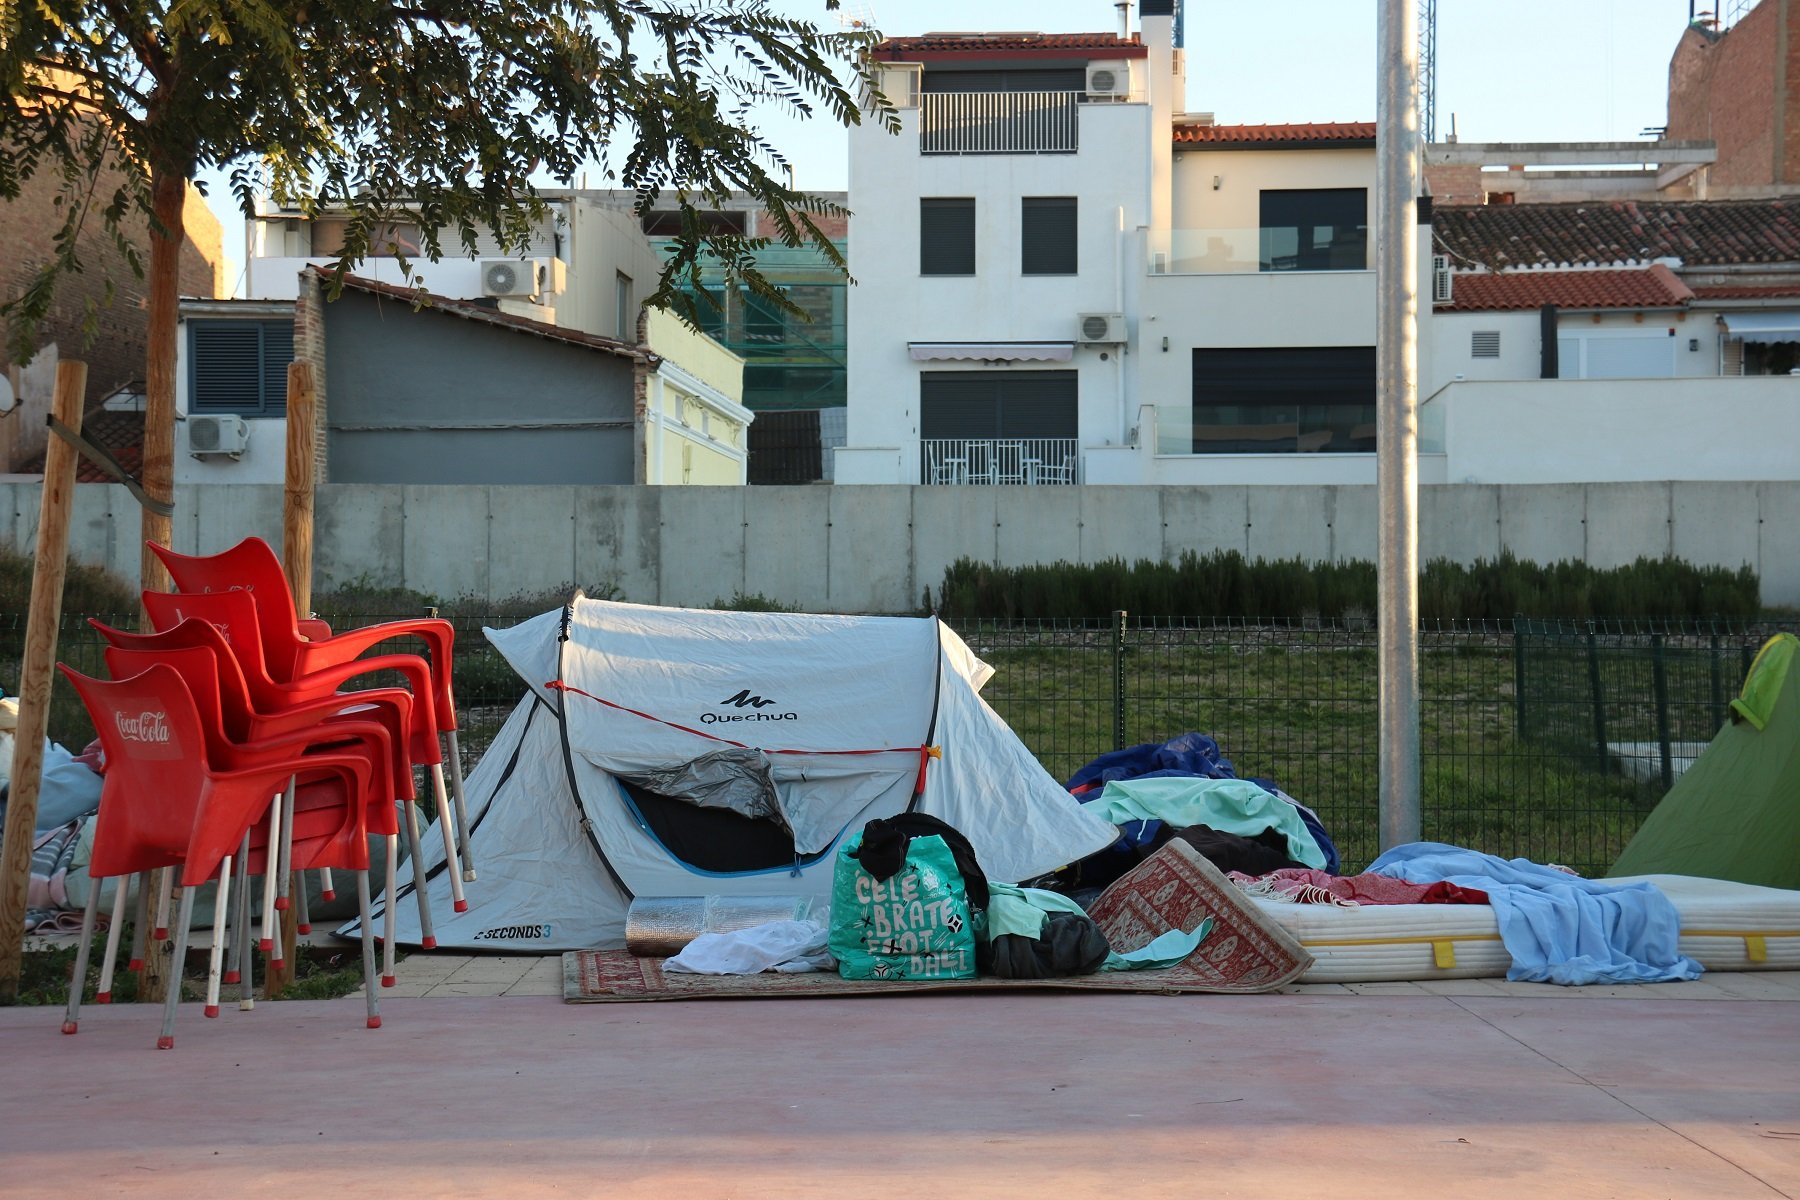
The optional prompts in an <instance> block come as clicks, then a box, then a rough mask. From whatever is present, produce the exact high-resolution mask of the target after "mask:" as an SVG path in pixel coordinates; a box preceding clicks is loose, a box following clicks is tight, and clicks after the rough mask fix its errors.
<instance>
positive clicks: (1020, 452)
mask: <svg viewBox="0 0 1800 1200" xmlns="http://www.w3.org/2000/svg"><path fill="white" fill-rule="evenodd" d="M1025 464H1026V458H1025V442H1024V440H1023V439H1021V438H1002V439H1001V440H1000V441H997V442H995V443H994V449H993V468H994V478H993V482H995V483H999V484H1021V483H1024V482H1025V477H1026V476H1025Z"/></svg>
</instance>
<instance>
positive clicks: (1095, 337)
mask: <svg viewBox="0 0 1800 1200" xmlns="http://www.w3.org/2000/svg"><path fill="white" fill-rule="evenodd" d="M1075 340H1076V341H1078V342H1084V343H1086V344H1089V345H1100V344H1105V343H1108V342H1123V341H1124V340H1125V314H1124V313H1080V314H1078V315H1077V316H1076V318H1075Z"/></svg>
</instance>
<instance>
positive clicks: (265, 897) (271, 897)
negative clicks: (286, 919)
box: [256, 798, 284, 962]
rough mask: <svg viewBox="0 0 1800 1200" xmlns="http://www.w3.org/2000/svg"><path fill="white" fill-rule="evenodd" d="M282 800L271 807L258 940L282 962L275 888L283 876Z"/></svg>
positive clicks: (271, 958)
mask: <svg viewBox="0 0 1800 1200" xmlns="http://www.w3.org/2000/svg"><path fill="white" fill-rule="evenodd" d="M283 807H284V805H283V803H282V800H281V799H280V798H277V799H276V800H275V802H274V803H273V804H270V805H269V851H268V862H267V863H266V864H265V865H264V867H263V887H262V937H261V938H260V939H259V940H258V943H257V947H256V948H257V949H258V950H261V951H262V952H263V953H264V954H267V955H269V957H270V961H272V962H280V961H281V947H280V945H279V944H278V943H279V941H280V939H278V938H277V937H276V936H275V934H276V932H277V931H276V927H275V925H276V922H275V887H276V880H277V878H278V877H279V876H280V875H281V871H280V863H279V862H278V861H277V860H278V858H279V852H278V848H279V847H280V845H281V811H282V808H283Z"/></svg>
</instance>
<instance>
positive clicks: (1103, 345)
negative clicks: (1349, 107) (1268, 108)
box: [837, 0, 1423, 483]
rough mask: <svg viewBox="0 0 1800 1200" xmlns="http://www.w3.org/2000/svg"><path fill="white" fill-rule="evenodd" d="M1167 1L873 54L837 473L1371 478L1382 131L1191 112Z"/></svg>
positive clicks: (938, 478) (1028, 478)
mask: <svg viewBox="0 0 1800 1200" xmlns="http://www.w3.org/2000/svg"><path fill="white" fill-rule="evenodd" d="M1174 8H1175V6H1174V5H1173V4H1172V3H1169V2H1167V0H1163V2H1161V3H1159V2H1158V0H1149V2H1148V3H1145V4H1144V5H1143V6H1142V20H1141V24H1142V29H1141V32H1140V33H1137V34H1122V33H1121V34H936V35H926V36H923V37H916V38H896V39H892V40H890V41H888V42H886V43H884V45H883V46H882V47H881V48H880V49H879V50H877V51H876V57H877V58H878V59H879V60H881V61H882V63H883V64H884V71H883V74H884V90H885V91H886V93H887V94H888V96H889V97H890V98H891V99H893V100H894V101H895V102H896V104H897V105H898V106H899V107H900V110H901V111H900V118H901V133H900V136H898V137H890V136H887V135H885V134H884V133H882V132H881V131H880V130H878V129H874V128H864V129H858V130H855V131H853V132H852V134H851V146H850V195H851V207H852V209H853V210H854V212H855V216H854V217H853V219H852V222H851V236H850V250H851V272H852V274H853V275H854V276H855V277H856V280H857V286H856V287H855V288H853V289H852V290H851V299H850V321H849V326H850V334H849V337H850V347H851V351H850V388H849V414H848V417H849V431H848V434H849V436H848V445H847V446H846V447H845V448H844V449H842V450H840V451H839V452H838V459H837V472H838V474H837V478H838V480H839V482H845V483H852V482H854V483H921V482H922V483H944V482H978V483H986V482H997V483H1001V482H1026V483H1029V482H1036V483H1078V482H1079V483H1190V482H1192V483H1199V482H1207V483H1240V482H1271V481H1274V480H1272V479H1271V477H1270V476H1271V472H1272V471H1273V472H1276V473H1277V474H1278V475H1279V481H1280V482H1294V483H1303V482H1304V483H1347V482H1372V481H1373V479H1374V459H1373V455H1372V453H1371V451H1372V449H1373V445H1374V437H1373V424H1374V405H1375V351H1374V346H1375V276H1374V271H1373V259H1372V257H1371V255H1370V245H1369V226H1370V212H1371V210H1370V205H1371V203H1372V201H1373V190H1374V181H1375V131H1374V126H1373V125H1372V124H1367V123H1348V124H1319V125H1288V126H1222V125H1218V124H1215V123H1214V122H1213V120H1212V118H1211V116H1210V115H1209V114H1200V113H1188V112H1185V111H1184V109H1185V103H1184V99H1185V90H1186V78H1185V69H1184V64H1183V51H1182V49H1181V47H1180V45H1179V41H1180V36H1179V30H1178V29H1177V28H1176V23H1175V17H1174V14H1173V9H1174ZM1422 236H1423V235H1422Z"/></svg>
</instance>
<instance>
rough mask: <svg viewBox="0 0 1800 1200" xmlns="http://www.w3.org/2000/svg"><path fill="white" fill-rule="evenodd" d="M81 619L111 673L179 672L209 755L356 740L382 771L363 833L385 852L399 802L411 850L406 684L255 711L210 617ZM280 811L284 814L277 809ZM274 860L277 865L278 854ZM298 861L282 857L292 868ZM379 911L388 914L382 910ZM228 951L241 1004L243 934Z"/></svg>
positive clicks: (243, 925)
mask: <svg viewBox="0 0 1800 1200" xmlns="http://www.w3.org/2000/svg"><path fill="white" fill-rule="evenodd" d="M89 623H90V624H91V625H93V626H94V628H95V629H96V630H98V631H99V632H100V634H101V636H102V637H104V638H105V639H106V641H107V643H108V648H107V651H106V663H107V669H108V670H109V671H110V672H111V673H112V674H113V676H114V677H115V678H122V677H125V676H127V675H131V674H134V673H136V672H137V671H140V670H142V669H144V668H145V667H146V666H148V665H150V664H152V663H157V662H161V663H166V664H168V665H169V666H172V667H173V668H175V670H176V671H177V672H178V673H180V675H181V676H182V679H183V680H184V681H185V682H186V683H187V685H188V689H189V691H190V692H192V693H193V696H194V702H195V705H196V707H197V709H198V712H199V715H200V719H201V725H202V729H203V732H204V733H205V736H206V739H207V744H208V749H209V752H210V753H211V754H212V755H213V758H214V761H215V763H220V762H227V761H230V762H240V761H241V760H242V758H243V756H244V755H245V754H246V753H248V751H247V750H246V748H245V744H246V743H251V742H266V741H267V740H269V739H283V738H285V739H300V740H301V741H302V742H303V743H304V744H308V745H312V746H317V747H324V748H326V749H330V748H332V747H333V746H336V745H339V744H343V743H349V744H352V745H360V746H364V747H366V748H367V752H368V753H370V754H371V755H374V756H379V759H380V761H381V763H382V764H384V765H383V771H382V776H381V778H380V779H378V780H377V783H378V785H380V786H376V787H375V788H373V789H372V790H371V800H370V807H369V810H368V812H367V814H366V820H367V824H368V829H369V832H370V833H371V834H372V835H375V836H379V837H383V838H385V839H386V840H387V843H388V847H389V851H390V854H389V857H390V859H391V858H392V857H393V853H392V849H393V846H394V845H395V843H396V841H397V836H396V835H397V834H398V832H399V828H400V821H399V820H398V817H397V814H398V813H399V812H402V811H405V812H407V813H408V814H409V815H411V816H412V817H413V820H412V821H411V822H410V823H408V825H407V830H408V833H409V835H410V847H409V849H410V852H411V853H412V854H413V855H415V856H416V855H417V854H418V852H419V841H418V822H417V813H416V811H413V809H412V804H411V801H412V799H413V794H414V789H413V773H412V767H411V763H410V761H409V760H408V758H407V755H406V745H407V730H408V727H409V720H410V712H411V699H412V697H411V694H410V693H408V692H407V691H406V690H405V689H402V688H383V689H374V690H369V691H363V692H358V693H356V694H355V697H354V698H355V700H356V703H355V704H353V705H346V704H345V703H344V698H343V697H339V696H336V695H333V696H329V697H325V698H322V699H319V700H313V701H306V702H300V703H296V704H294V705H293V706H291V707H288V708H285V709H282V710H279V711H276V712H273V713H264V712H260V711H258V710H257V709H256V707H255V705H254V703H253V702H252V699H251V695H250V690H249V686H248V684H247V682H246V681H245V678H244V675H243V671H242V669H241V667H240V666H239V664H238V662H237V660H236V658H235V657H234V656H233V655H232V653H231V649H230V646H229V644H228V643H227V642H226V641H225V637H224V635H223V634H222V633H221V632H220V631H219V630H218V629H216V628H214V627H213V626H212V625H209V624H207V623H205V622H203V621H196V620H187V621H183V622H181V623H180V624H178V625H176V626H174V627H173V628H171V629H169V630H166V631H162V632H158V633H150V634H133V633H124V632H122V631H120V630H116V629H112V628H109V627H108V626H106V625H103V624H101V623H100V622H98V621H91V622H89ZM283 815H284V817H285V810H284V814H283ZM277 865H278V868H279V859H278V863H277ZM304 865H305V864H297V863H296V864H290V866H291V867H293V866H302V867H303V866H304ZM239 873H240V880H241V881H242V882H245V883H247V880H245V879H243V877H244V876H245V875H246V874H247V873H248V858H247V856H240V859H239ZM279 873H280V872H279V870H278V871H277V872H275V873H270V874H265V875H264V884H265V889H264V890H265V897H264V899H265V903H264V912H263V920H264V926H263V928H264V932H265V933H268V932H270V930H271V929H272V924H273V918H272V910H273V908H274V904H273V903H272V899H273V895H272V888H271V887H270V886H269V885H270V884H272V883H274V882H275V879H274V876H275V874H279ZM320 874H321V877H322V880H323V887H324V892H325V898H326V899H328V900H329V899H331V898H332V889H331V878H330V869H329V868H328V867H327V868H325V869H322V870H321V872H320ZM237 895H238V904H239V908H238V915H237V917H236V918H235V922H234V923H235V924H236V925H237V927H238V929H239V930H240V931H246V930H247V929H248V924H249V922H248V919H247V908H248V899H249V894H248V891H247V890H246V889H244V888H242V887H240V890H239V891H238V892H237ZM305 896H306V891H305V889H304V888H302V889H301V890H300V899H301V901H302V903H303V904H304V900H305ZM422 900H423V898H421V901H422ZM388 919H389V921H390V923H391V922H392V920H393V916H392V914H391V913H390V914H389V918H388ZM429 919H430V913H429V910H428V909H427V908H425V907H424V906H423V903H421V921H422V922H427V924H425V925H424V926H423V927H424V928H427V929H428V928H429V924H428V922H429ZM300 932H302V933H307V932H310V928H309V926H308V923H307V919H306V913H305V909H304V907H302V909H301V913H300ZM261 948H262V949H263V950H264V951H267V952H269V953H270V954H271V955H272V957H273V958H274V959H276V960H278V959H279V956H280V953H281V947H280V945H279V943H278V941H276V940H275V939H273V938H271V937H265V938H264V939H263V942H262V946H261ZM232 953H233V964H232V967H231V970H230V971H228V972H227V974H226V977H225V982H227V983H237V982H242V983H243V984H244V988H245V1000H244V1001H243V1002H242V1006H243V1007H248V1006H249V997H248V993H249V990H250V986H249V985H250V980H249V975H248V966H249V961H250V959H249V955H248V952H247V946H246V945H245V944H244V943H243V940H242V939H240V942H239V943H238V944H237V945H235V946H234V948H233V952H232ZM382 983H383V984H384V985H385V986H392V985H393V983H394V941H393V938H392V936H391V931H390V936H389V937H388V938H387V939H386V944H385V946H384V962H383V969H382Z"/></svg>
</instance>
